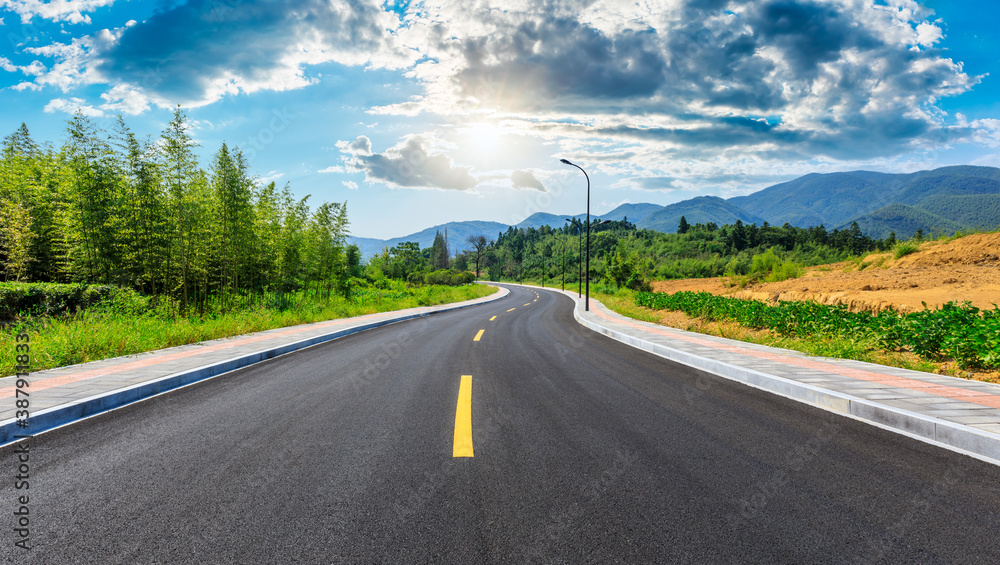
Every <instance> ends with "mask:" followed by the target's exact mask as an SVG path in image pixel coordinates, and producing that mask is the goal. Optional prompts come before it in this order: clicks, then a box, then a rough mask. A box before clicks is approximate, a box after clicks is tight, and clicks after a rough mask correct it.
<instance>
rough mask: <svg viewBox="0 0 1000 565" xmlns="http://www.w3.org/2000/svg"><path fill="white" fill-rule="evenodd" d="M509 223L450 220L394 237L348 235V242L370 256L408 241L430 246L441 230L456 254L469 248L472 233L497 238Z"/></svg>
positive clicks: (449, 247) (364, 255)
mask: <svg viewBox="0 0 1000 565" xmlns="http://www.w3.org/2000/svg"><path fill="white" fill-rule="evenodd" d="M507 227H508V226H507V224H501V223H500V222H482V221H469V222H448V223H447V224H441V225H438V226H434V227H430V228H427V229H425V230H422V231H418V232H417V233H413V234H410V235H405V236H403V237H394V238H392V239H374V238H367V237H353V236H352V237H348V238H347V243H348V244H351V243H353V244H355V245H357V246H358V248H360V249H361V256H362V257H365V258H368V257H371V256H373V255H375V254H376V253H379V252H381V251H382V250H383V249H385V248H386V247H389V248H392V247H395V246H397V245H399V244H400V243H403V242H406V241H416V242H417V243H418V244H419V245H420V248H421V249H423V248H425V247H430V246H431V244H433V243H434V235H435V234H436V233H437V232H441V234H442V235H444V233H445V231H446V230H447V232H448V249H449V250H450V251H451V253H452V254H453V255H454V254H455V253H458V252H460V251H464V250H466V249H468V248H469V244H468V243H466V241H465V240H466V239H468V237H469V236H470V235H484V236H486V238H487V239H496V237H497V234H498V233H500V232H504V231H507Z"/></svg>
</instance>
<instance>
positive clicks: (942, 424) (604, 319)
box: [546, 289, 1000, 464]
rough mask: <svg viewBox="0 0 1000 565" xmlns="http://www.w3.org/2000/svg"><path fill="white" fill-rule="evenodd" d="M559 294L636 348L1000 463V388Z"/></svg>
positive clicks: (593, 325)
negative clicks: (777, 344) (689, 325)
mask: <svg viewBox="0 0 1000 565" xmlns="http://www.w3.org/2000/svg"><path fill="white" fill-rule="evenodd" d="M546 290H554V289H546ZM554 292H562V293H563V294H566V295H567V296H569V297H571V298H572V299H573V300H574V301H576V310H575V312H574V316H575V317H576V319H577V321H578V322H580V323H581V324H583V325H584V326H586V327H588V328H590V329H592V330H594V331H597V332H599V333H602V334H604V335H607V336H609V337H611V338H613V339H616V340H618V341H621V342H623V343H626V344H628V345H631V346H633V347H637V348H639V349H644V350H646V351H649V352H651V353H654V354H656V355H659V356H661V357H666V358H668V359H671V360H673V361H677V362H679V363H682V364H684V365H688V366H691V367H694V368H697V369H701V370H703V371H706V372H709V373H712V374H715V375H719V376H721V377H725V378H727V379H732V380H736V381H740V382H743V383H746V384H748V385H751V386H754V387H757V388H760V389H763V390H767V391H769V392H773V393H776V394H779V395H782V396H785V397H787V398H791V399H794V400H798V401H801V402H805V403H808V404H812V405H814V406H817V407H820V408H823V409H825V410H830V411H833V412H838V413H841V414H844V415H846V416H850V417H853V418H856V419H859V420H862V421H865V422H868V423H871V424H875V425H878V426H880V427H883V428H886V429H889V430H892V431H895V432H898V433H902V434H904V435H907V436H910V437H913V438H915V439H918V440H921V441H925V442H928V443H932V444H935V445H939V446H941V447H945V448H947V449H951V450H953V451H959V452H961V453H965V454H967V455H972V456H974V457H976V458H978V459H983V460H986V461H989V462H990V463H994V464H1000V385H996V384H991V383H984V382H979V381H971V380H966V379H961V378H957V377H950V376H944V375H934V374H931V373H922V372H919V371H910V370H906V369H897V368H894V367H886V366H883V365H875V364H873V363H863V362H860V361H850V360H844V359H831V358H823V357H812V356H809V355H806V354H804V353H799V352H797V351H788V350H785V349H776V348H773V347H767V346H764V345H756V344H752V343H745V342H742V341H735V340H731V339H726V338H721V337H715V336H709V335H704V334H698V333H693V332H687V331H683V330H679V329H675V328H669V327H666V326H661V325H658V324H652V323H648V322H640V321H638V320H633V319H632V318H627V317H625V316H622V315H619V314H616V313H614V312H612V311H610V310H608V309H607V308H605V307H604V305H603V304H600V303H599V302H597V301H596V300H594V299H593V298H591V299H590V311H589V312H585V311H584V304H583V302H584V301H583V299H582V298H578V297H577V294H576V293H575V292H568V291H559V290H554ZM704 386H710V383H705V385H704ZM692 388H693V389H692V390H691V391H689V392H690V395H691V396H692V397H695V398H696V397H697V396H698V395H699V394H700V391H699V389H698V388H695V387H692ZM695 401H696V400H695Z"/></svg>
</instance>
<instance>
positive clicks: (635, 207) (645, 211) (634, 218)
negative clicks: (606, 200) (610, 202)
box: [601, 204, 663, 225]
mask: <svg viewBox="0 0 1000 565" xmlns="http://www.w3.org/2000/svg"><path fill="white" fill-rule="evenodd" d="M662 209H663V206H660V205H659V204H622V205H621V206H618V207H617V208H615V209H614V210H612V211H610V212H608V213H607V214H601V219H602V220H611V221H614V222H617V221H620V220H624V219H626V218H628V221H630V222H632V223H633V224H636V225H638V224H639V222H641V221H643V220H645V219H646V218H647V217H649V215H650V214H652V213H654V212H656V211H658V210H662Z"/></svg>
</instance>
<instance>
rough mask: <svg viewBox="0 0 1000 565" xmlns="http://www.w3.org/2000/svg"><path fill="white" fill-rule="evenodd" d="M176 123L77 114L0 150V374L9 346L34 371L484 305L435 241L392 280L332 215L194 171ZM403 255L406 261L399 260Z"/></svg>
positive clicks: (231, 174) (232, 164)
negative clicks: (389, 314) (141, 130)
mask: <svg viewBox="0 0 1000 565" xmlns="http://www.w3.org/2000/svg"><path fill="white" fill-rule="evenodd" d="M189 130H190V124H189V122H188V120H187V118H186V116H185V115H184V113H183V112H181V111H180V110H177V111H175V112H174V116H173V119H172V120H171V122H170V124H169V125H168V126H167V128H166V129H165V130H164V131H163V132H162V133H161V135H160V136H159V137H158V138H156V139H149V138H146V139H142V138H140V137H138V136H137V135H136V134H135V133H133V132H132V131H131V130H130V129H129V127H128V125H127V124H126V123H125V120H124V119H122V118H121V117H119V118H118V120H117V122H116V123H115V126H114V128H113V131H111V132H108V131H104V130H102V129H100V128H99V127H97V125H96V124H95V123H94V122H93V121H92V120H90V119H88V118H87V117H85V116H83V115H81V114H78V115H76V116H74V117H73V118H72V119H71V120H70V121H69V123H68V126H67V130H66V134H67V135H66V141H65V142H64V143H63V144H62V145H61V146H60V147H58V148H56V147H55V146H53V145H52V144H38V143H36V142H35V141H34V140H33V139H32V137H31V135H30V133H29V131H28V128H27V127H26V126H25V125H23V124H22V126H21V127H20V128H19V129H18V130H17V131H16V132H14V133H13V134H11V135H9V136H7V137H6V138H5V139H4V140H3V142H2V146H0V274H2V279H3V281H4V282H2V283H0V324H2V325H3V326H4V328H3V331H2V332H0V373H2V374H11V373H12V372H13V368H14V358H13V355H14V352H15V347H14V345H15V344H14V343H13V341H12V336H13V335H14V332H16V331H18V330H19V329H24V330H26V331H27V332H28V335H29V336H30V338H31V362H30V366H31V370H33V371H36V370H42V369H46V368H51V367H57V366H62V365H66V364H73V363H80V362H85V361H91V360H95V359H102V358H107V357H113V356H118V355H128V354H133V353H139V352H142V351H148V350H151V349H157V348H162V347H170V346H174V345H181V344H184V343H191V342H194V341H199V340H204V339H213V338H220V337H228V336H232V335H237V334H242V333H247V332H254V331H260V330H265V329H272V328H277V327H282V326H287V325H294V324H301V323H307V322H315V321H320V320H328V319H331V318H340V317H345V316H355V315H361V314H369V313H374V312H383V311H388V310H397V309H402V308H409V307H414V306H423V305H432V304H441V303H446V302H454V301H460V300H466V299H470V298H475V297H479V296H484V295H486V294H489V293H491V292H493V291H494V289H491V288H486V287H483V286H481V285H470V284H469V283H470V282H472V281H473V280H474V279H475V276H474V275H472V274H470V273H467V272H464V266H463V267H462V268H461V269H458V270H453V269H451V266H452V265H451V264H450V263H451V261H450V256H449V253H448V249H447V244H446V242H445V241H444V239H443V238H441V240H440V242H439V241H436V242H435V245H434V246H432V248H428V249H423V250H421V249H419V247H417V246H416V244H410V245H408V246H406V252H407V253H408V254H407V255H406V257H405V261H404V263H405V269H404V270H403V271H399V270H394V269H393V267H395V265H387V264H386V263H385V262H380V261H379V260H378V258H376V259H373V260H372V261H369V262H368V264H367V265H366V264H364V263H363V262H362V260H361V253H360V251H359V250H358V248H357V247H356V246H353V245H345V242H346V237H347V235H348V226H349V222H348V219H347V206H346V203H320V204H319V205H318V206H315V207H311V206H310V202H309V199H310V197H309V196H306V197H303V198H296V197H294V196H293V194H292V192H291V188H290V187H289V186H288V185H285V186H284V187H280V188H279V187H278V186H276V185H275V183H273V182H271V183H262V182H260V181H259V180H258V179H257V178H256V177H255V176H253V175H252V174H251V173H250V166H249V163H248V161H247V158H246V156H244V155H243V153H242V152H241V151H240V149H239V148H236V147H229V146H228V145H226V144H225V143H223V144H222V145H221V147H219V149H218V151H216V153H215V154H214V156H213V157H212V160H211V163H210V164H209V165H208V166H207V167H202V165H201V164H200V163H199V162H198V159H197V157H196V155H195V153H194V150H195V148H196V144H195V142H194V140H193V139H192V137H191V135H190V133H189ZM410 252H412V253H410Z"/></svg>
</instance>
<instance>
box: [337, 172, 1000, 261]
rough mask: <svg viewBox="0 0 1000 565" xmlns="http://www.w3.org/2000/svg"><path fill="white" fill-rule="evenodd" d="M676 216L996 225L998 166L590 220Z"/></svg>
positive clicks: (910, 229)
mask: <svg viewBox="0 0 1000 565" xmlns="http://www.w3.org/2000/svg"><path fill="white" fill-rule="evenodd" d="M584 216H586V214H576V215H575V216H569V215H559V214H548V213H544V212H538V213H535V214H532V215H531V216H529V217H527V218H525V219H524V221H522V222H520V223H518V224H517V225H516V226H515V227H517V228H529V227H531V228H535V229H538V228H540V227H541V226H544V225H548V226H552V227H561V226H563V225H564V224H565V223H566V218H570V217H576V218H581V217H584ZM681 216H684V218H685V219H686V220H687V221H688V223H690V224H692V225H694V224H699V223H708V222H714V223H715V224H717V225H719V226H722V225H725V224H733V223H736V220H741V221H742V222H743V223H747V224H751V223H756V224H758V225H760V224H762V223H764V222H765V221H766V222H768V223H770V224H772V225H778V226H780V225H784V224H785V223H788V224H790V225H793V226H796V227H801V228H807V227H812V226H819V225H823V226H826V228H827V229H834V228H839V229H843V228H846V227H848V226H850V225H851V223H853V222H857V223H858V226H860V227H861V231H862V232H863V233H865V234H866V235H869V236H871V237H874V238H884V237H886V236H888V235H889V233H890V232H895V233H896V237H898V238H901V239H903V238H909V237H912V236H913V235H914V234H915V233H916V231H917V230H918V229H922V230H923V232H924V233H925V234H928V235H929V234H934V233H954V232H955V231H956V230H960V229H998V228H1000V169H997V168H994V167H973V166H954V167H942V168H939V169H934V170H931V171H920V172H916V173H910V174H888V173H875V172H871V171H851V172H846V173H828V174H818V173H813V174H809V175H806V176H804V177H800V178H797V179H795V180H793V181H789V182H784V183H781V184H776V185H774V186H770V187H768V188H765V189H763V190H760V191H758V192H755V193H753V194H749V195H747V196H737V197H735V198H730V199H728V200H724V199H722V198H718V197H715V196H699V197H697V198H692V199H690V200H685V201H683V202H677V203H675V204H670V205H667V206H660V205H657V204H622V205H621V206H618V207H617V208H615V209H614V210H612V211H610V212H608V213H607V214H601V215H600V216H596V215H595V216H594V218H595V221H597V220H622V219H625V218H626V217H627V218H628V220H629V221H630V222H632V223H634V224H636V226H638V227H640V228H647V229H652V230H657V231H661V232H664V233H674V232H676V231H677V225H678V224H679V223H680V219H681ZM508 227H509V226H508V225H507V224H501V223H499V222H478V221H472V222H449V223H447V224H442V225H439V226H434V227H431V228H427V229H425V230H423V231H420V232H417V233H414V234H410V235H407V236H403V237H397V238H393V239H389V240H381V239H369V238H353V237H352V238H349V241H350V242H351V243H356V244H357V245H358V246H359V247H360V248H361V251H362V253H363V254H364V255H365V257H370V256H371V255H373V254H375V253H377V252H378V251H381V250H382V249H383V248H385V247H387V246H388V247H392V246H394V245H398V244H399V243H401V242H404V241H416V242H417V243H419V244H420V247H430V245H431V243H433V241H434V235H435V233H437V232H439V231H440V232H441V233H442V234H443V233H445V230H447V232H448V240H449V246H450V248H451V250H452V252H456V253H457V252H460V251H463V250H465V249H466V248H467V247H468V244H466V243H465V240H466V239H467V238H468V236H470V235H484V236H486V237H487V238H490V239H493V238H495V237H496V235H497V234H499V233H501V232H504V231H507V228H508Z"/></svg>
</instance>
